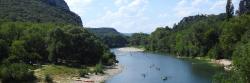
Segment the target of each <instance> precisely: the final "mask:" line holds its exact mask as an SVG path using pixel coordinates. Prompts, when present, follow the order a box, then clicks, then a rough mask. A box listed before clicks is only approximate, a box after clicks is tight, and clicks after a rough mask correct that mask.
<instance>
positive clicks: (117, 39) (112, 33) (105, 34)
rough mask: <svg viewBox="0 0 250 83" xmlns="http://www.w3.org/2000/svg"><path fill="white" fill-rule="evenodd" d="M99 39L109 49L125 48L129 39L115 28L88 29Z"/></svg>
mask: <svg viewBox="0 0 250 83" xmlns="http://www.w3.org/2000/svg"><path fill="white" fill-rule="evenodd" d="M86 29H87V30H88V31H89V32H91V33H93V34H95V35H96V36H97V37H99V38H100V39H101V40H102V41H103V42H104V44H106V45H108V47H109V48H116V47H124V46H127V44H128V37H127V36H125V35H123V34H121V33H120V32H118V31H117V30H115V29H114V28H104V27H102V28H86Z"/></svg>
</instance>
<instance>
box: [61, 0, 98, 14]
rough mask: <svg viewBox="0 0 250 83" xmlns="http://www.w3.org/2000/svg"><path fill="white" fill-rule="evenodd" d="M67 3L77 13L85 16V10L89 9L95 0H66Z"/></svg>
mask: <svg viewBox="0 0 250 83" xmlns="http://www.w3.org/2000/svg"><path fill="white" fill-rule="evenodd" d="M65 1H66V2H67V4H68V5H69V6H70V10H71V11H74V12H75V13H77V14H79V15H80V16H83V15H84V14H85V11H86V10H87V9H88V6H90V5H91V4H92V2H93V0H65Z"/></svg>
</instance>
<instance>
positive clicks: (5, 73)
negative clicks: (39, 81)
mask: <svg viewBox="0 0 250 83" xmlns="http://www.w3.org/2000/svg"><path fill="white" fill-rule="evenodd" d="M1 78H2V82H3V83H22V82H24V83H25V82H32V81H34V80H35V76H34V72H33V71H30V70H29V67H28V65H25V64H11V65H8V66H5V67H4V68H3V69H2V71H1Z"/></svg>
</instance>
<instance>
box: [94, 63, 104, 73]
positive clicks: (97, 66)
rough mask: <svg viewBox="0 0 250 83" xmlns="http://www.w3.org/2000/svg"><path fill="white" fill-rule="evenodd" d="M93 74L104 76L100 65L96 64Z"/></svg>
mask: <svg viewBox="0 0 250 83" xmlns="http://www.w3.org/2000/svg"><path fill="white" fill-rule="evenodd" d="M94 72H95V74H98V73H100V74H104V72H103V65H102V64H96V66H95V70H94Z"/></svg>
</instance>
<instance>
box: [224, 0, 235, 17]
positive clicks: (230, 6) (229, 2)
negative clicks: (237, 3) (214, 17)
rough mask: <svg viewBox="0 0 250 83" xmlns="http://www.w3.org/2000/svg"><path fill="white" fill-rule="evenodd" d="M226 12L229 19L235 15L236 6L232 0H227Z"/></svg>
mask: <svg viewBox="0 0 250 83" xmlns="http://www.w3.org/2000/svg"><path fill="white" fill-rule="evenodd" d="M226 13H227V19H229V18H232V17H233V15H234V6H233V3H232V0H227V6H226Z"/></svg>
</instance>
